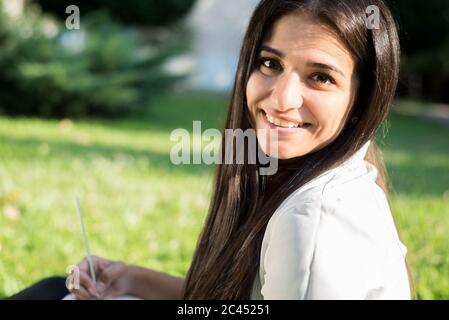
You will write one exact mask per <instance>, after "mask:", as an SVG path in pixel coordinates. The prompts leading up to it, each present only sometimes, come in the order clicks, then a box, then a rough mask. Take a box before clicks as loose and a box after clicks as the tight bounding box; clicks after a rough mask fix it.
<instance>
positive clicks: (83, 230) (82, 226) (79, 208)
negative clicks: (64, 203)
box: [75, 196, 97, 286]
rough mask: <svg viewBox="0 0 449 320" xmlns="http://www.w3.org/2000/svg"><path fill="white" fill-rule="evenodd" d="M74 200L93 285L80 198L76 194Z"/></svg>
mask: <svg viewBox="0 0 449 320" xmlns="http://www.w3.org/2000/svg"><path fill="white" fill-rule="evenodd" d="M75 202H76V210H77V211H78V216H79V219H80V224H81V231H82V233H83V242H84V248H85V250H86V256H87V263H88V264H89V271H90V276H91V278H92V280H93V282H94V285H95V286H96V285H97V280H96V279H95V270H94V264H93V263H92V257H91V254H90V249H89V242H88V241H87V234H86V228H85V226H84V219H83V211H82V210H81V205H80V200H79V198H78V196H77V197H76V198H75Z"/></svg>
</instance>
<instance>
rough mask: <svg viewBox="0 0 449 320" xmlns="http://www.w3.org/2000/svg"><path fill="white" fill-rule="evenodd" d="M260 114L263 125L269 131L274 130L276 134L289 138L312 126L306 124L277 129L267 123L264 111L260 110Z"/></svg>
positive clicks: (275, 126)
mask: <svg viewBox="0 0 449 320" xmlns="http://www.w3.org/2000/svg"><path fill="white" fill-rule="evenodd" d="M260 114H261V117H262V120H263V122H264V123H265V125H266V126H267V127H269V128H270V129H273V130H276V131H277V132H278V134H279V135H281V136H289V135H292V134H295V133H300V132H302V131H305V130H308V129H309V128H310V127H311V126H312V125H311V124H306V125H304V126H302V127H297V128H283V127H279V126H277V125H275V124H273V123H271V122H269V121H268V119H267V115H266V113H265V111H263V110H261V112H260Z"/></svg>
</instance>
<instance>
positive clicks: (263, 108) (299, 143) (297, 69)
mask: <svg viewBox="0 0 449 320" xmlns="http://www.w3.org/2000/svg"><path fill="white" fill-rule="evenodd" d="M357 82H358V80H357V77H356V75H355V64H354V61H353V59H352V57H351V55H350V54H349V52H348V51H347V50H346V49H345V48H344V46H343V44H342V43H341V42H340V41H339V40H338V38H337V37H336V36H335V35H333V34H332V33H331V32H330V31H328V29H326V28H325V27H323V25H322V24H320V23H319V22H316V21H314V20H312V19H311V18H310V17H309V16H307V15H304V14H301V13H292V14H288V15H286V16H284V17H282V18H281V19H280V20H278V21H277V22H276V23H275V24H274V26H273V29H272V32H271V34H270V37H269V38H267V39H264V41H263V44H262V47H261V50H260V51H259V53H258V62H257V64H256V67H255V69H254V71H253V72H252V74H251V76H250V78H249V80H248V84H247V87H246V97H247V104H248V108H249V111H250V114H251V118H252V122H253V124H254V125H255V128H254V129H255V130H256V131H257V136H258V141H259V144H260V146H261V148H262V150H263V151H264V152H265V153H266V154H268V155H271V156H273V151H272V150H273V149H271V148H270V147H269V143H268V138H266V139H265V138H263V137H267V136H268V135H269V134H270V132H272V131H273V130H275V131H277V135H278V138H277V149H278V151H277V152H278V155H277V157H278V158H279V159H289V158H293V157H298V156H302V155H305V154H308V153H309V152H312V151H315V150H319V149H321V148H323V147H324V146H326V145H327V144H329V143H330V142H331V141H332V140H334V139H335V138H336V137H337V136H338V134H339V132H340V131H341V129H342V128H343V126H344V124H345V122H346V118H347V115H348V113H349V111H350V108H351V105H352V102H353V99H354V96H355V93H356V91H357ZM261 129H266V130H267V131H265V132H266V133H268V135H267V136H262V135H261V131H262V130H261Z"/></svg>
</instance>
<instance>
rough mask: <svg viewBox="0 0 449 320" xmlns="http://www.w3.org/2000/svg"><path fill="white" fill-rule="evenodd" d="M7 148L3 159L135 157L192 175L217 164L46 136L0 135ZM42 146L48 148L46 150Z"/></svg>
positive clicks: (152, 165)
mask: <svg viewBox="0 0 449 320" xmlns="http://www.w3.org/2000/svg"><path fill="white" fill-rule="evenodd" d="M0 141H1V144H2V149H3V150H8V149H10V150H13V152H11V153H10V154H8V153H6V154H5V153H3V154H2V155H0V161H2V160H6V159H8V158H11V159H13V160H18V161H23V162H32V161H33V160H48V159H52V158H53V159H54V158H57V160H58V161H59V162H60V163H62V164H63V163H67V162H70V161H72V160H73V159H81V160H86V161H89V160H90V159H93V158H95V157H102V158H105V159H109V160H116V159H117V158H120V157H123V156H125V157H128V158H131V159H132V160H136V161H139V160H144V161H146V162H147V163H148V168H147V169H148V171H153V172H154V171H156V172H161V173H162V172H168V173H181V174H188V175H197V174H211V173H212V172H213V169H214V166H213V165H205V164H187V165H175V164H173V163H172V162H171V161H170V155H169V154H168V153H167V154H166V153H159V152H155V151H151V150H139V149H135V148H131V147H124V146H119V147H111V146H105V145H102V144H98V143H97V144H91V145H80V144H77V143H74V142H70V141H63V140H61V141H58V140H51V141H48V140H42V139H33V138H23V139H21V138H12V137H7V136H2V135H0ZM42 146H45V147H44V148H45V149H46V150H48V151H46V152H44V154H42V151H39V150H41V149H42Z"/></svg>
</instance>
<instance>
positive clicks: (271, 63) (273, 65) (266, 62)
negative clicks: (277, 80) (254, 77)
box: [259, 58, 282, 71]
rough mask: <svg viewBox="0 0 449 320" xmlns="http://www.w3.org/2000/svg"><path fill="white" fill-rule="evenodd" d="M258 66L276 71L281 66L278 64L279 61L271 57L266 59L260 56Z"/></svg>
mask: <svg viewBox="0 0 449 320" xmlns="http://www.w3.org/2000/svg"><path fill="white" fill-rule="evenodd" d="M259 66H260V67H264V68H267V69H270V70H276V71H280V70H281V69H282V66H281V65H280V64H279V62H277V61H275V60H273V59H267V58H260V59H259Z"/></svg>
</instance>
